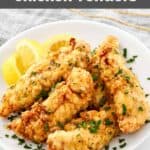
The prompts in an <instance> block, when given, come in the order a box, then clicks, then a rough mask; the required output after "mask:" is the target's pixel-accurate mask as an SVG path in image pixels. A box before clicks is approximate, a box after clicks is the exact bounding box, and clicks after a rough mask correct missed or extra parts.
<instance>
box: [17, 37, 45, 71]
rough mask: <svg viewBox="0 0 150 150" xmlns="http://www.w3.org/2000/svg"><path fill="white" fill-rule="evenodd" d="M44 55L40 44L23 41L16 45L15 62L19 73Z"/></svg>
mask: <svg viewBox="0 0 150 150" xmlns="http://www.w3.org/2000/svg"><path fill="white" fill-rule="evenodd" d="M43 55H44V51H43V47H42V45H41V44H40V43H38V42H36V41H33V40H28V39H24V40H22V41H20V42H19V43H18V44H17V47H16V61H17V66H18V68H19V70H20V72H21V73H25V71H26V70H27V69H28V68H29V67H30V66H31V65H32V64H33V63H35V62H37V61H38V60H39V59H40V58H41V57H42V56H43Z"/></svg>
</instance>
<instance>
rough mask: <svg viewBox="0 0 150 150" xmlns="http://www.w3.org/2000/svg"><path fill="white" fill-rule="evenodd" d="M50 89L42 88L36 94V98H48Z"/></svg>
mask: <svg viewBox="0 0 150 150" xmlns="http://www.w3.org/2000/svg"><path fill="white" fill-rule="evenodd" d="M48 93H49V92H48V91H45V90H41V92H40V93H39V94H38V95H37V96H36V98H35V99H36V100H38V99H40V98H42V99H46V98H47V97H48Z"/></svg>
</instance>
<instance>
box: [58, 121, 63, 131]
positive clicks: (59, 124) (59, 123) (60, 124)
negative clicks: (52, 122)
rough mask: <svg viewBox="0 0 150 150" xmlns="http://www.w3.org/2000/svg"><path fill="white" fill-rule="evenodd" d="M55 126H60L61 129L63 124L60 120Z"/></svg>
mask: <svg viewBox="0 0 150 150" xmlns="http://www.w3.org/2000/svg"><path fill="white" fill-rule="evenodd" d="M57 126H58V127H60V128H61V129H64V124H63V123H61V122H60V121H58V122H57Z"/></svg>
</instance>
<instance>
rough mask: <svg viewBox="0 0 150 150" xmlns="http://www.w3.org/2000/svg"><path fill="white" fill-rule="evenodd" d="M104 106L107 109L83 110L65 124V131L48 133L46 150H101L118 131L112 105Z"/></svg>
mask: <svg viewBox="0 0 150 150" xmlns="http://www.w3.org/2000/svg"><path fill="white" fill-rule="evenodd" d="M106 107H107V108H108V107H109V110H108V109H107V110H104V109H101V111H96V110H92V111H86V112H83V113H81V114H80V118H78V119H74V120H72V121H71V122H70V123H69V124H67V125H66V126H65V129H66V130H67V131H56V132H54V133H51V134H49V137H48V140H47V143H48V150H52V149H54V150H70V149H71V150H83V149H84V150H101V149H102V148H103V147H104V146H105V145H107V144H108V143H109V142H110V140H111V139H112V138H113V137H114V136H116V135H117V134H118V132H119V130H118V129H119V128H118V126H117V124H116V122H115V121H116V119H115V116H114V114H113V113H112V112H114V107H113V106H112V105H107V106H106Z"/></svg>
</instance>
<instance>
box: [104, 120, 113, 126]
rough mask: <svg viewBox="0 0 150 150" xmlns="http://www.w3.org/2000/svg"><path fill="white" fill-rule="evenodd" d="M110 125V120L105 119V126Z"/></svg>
mask: <svg viewBox="0 0 150 150" xmlns="http://www.w3.org/2000/svg"><path fill="white" fill-rule="evenodd" d="M112 124H113V122H112V121H111V120H109V119H105V125H107V126H110V125H112Z"/></svg>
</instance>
